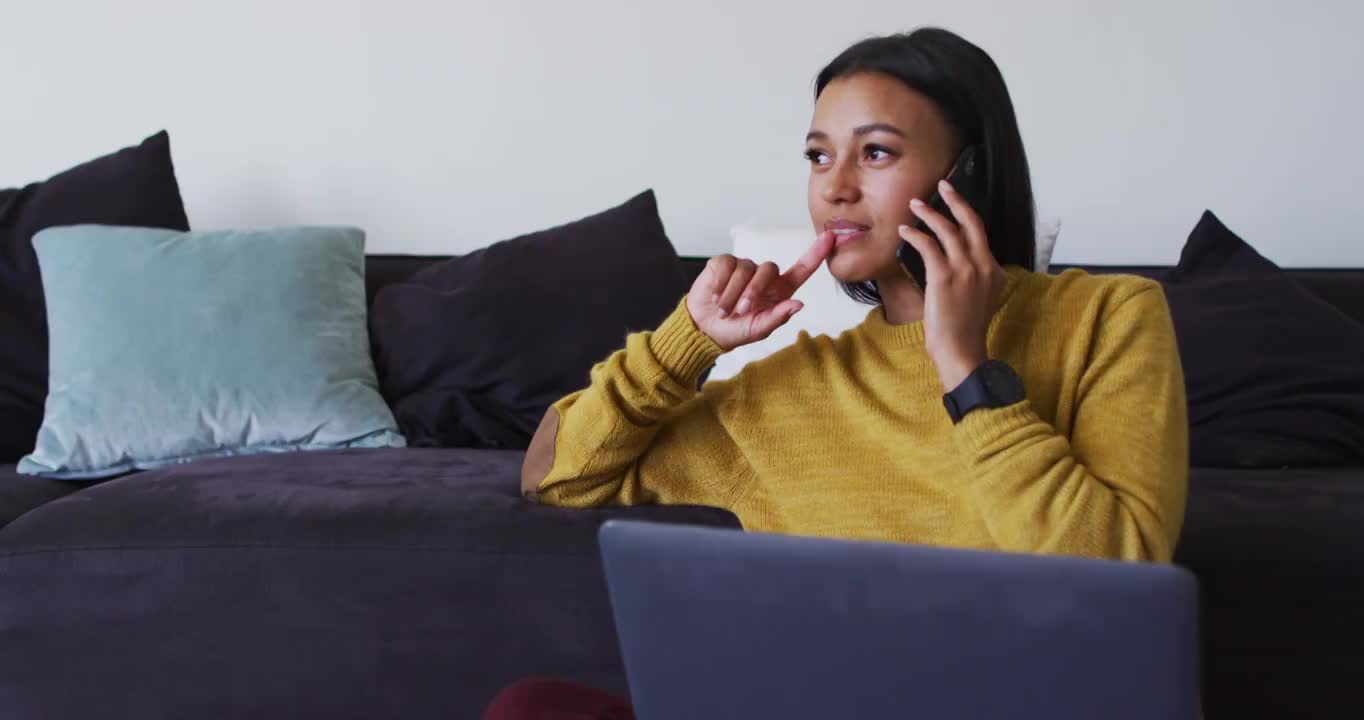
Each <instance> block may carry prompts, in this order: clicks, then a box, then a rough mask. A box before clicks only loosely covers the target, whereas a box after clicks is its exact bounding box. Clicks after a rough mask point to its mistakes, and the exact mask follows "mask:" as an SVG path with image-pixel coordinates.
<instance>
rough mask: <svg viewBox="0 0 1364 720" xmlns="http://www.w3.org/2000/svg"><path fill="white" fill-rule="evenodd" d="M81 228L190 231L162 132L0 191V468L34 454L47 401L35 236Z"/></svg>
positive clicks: (43, 312)
mask: <svg viewBox="0 0 1364 720" xmlns="http://www.w3.org/2000/svg"><path fill="white" fill-rule="evenodd" d="M80 224H97V225H136V226H140V227H155V228H166V229H170V230H188V229H189V220H188V219H187V218H186V217H185V206H184V203H183V202H182V201H181V199H180V186H179V184H178V183H176V181H175V169H174V167H172V165H171V153H170V136H169V135H167V134H166V132H165V131H164V130H163V131H161V132H159V133H157V134H155V135H153V136H151V137H149V138H147V139H146V140H144V141H143V142H142V143H141V144H140V145H136V146H134V147H129V148H124V149H123V150H119V151H118V152H115V153H113V154H110V155H105V156H103V157H100V158H96V159H94V160H91V161H89V162H87V163H84V164H82V165H77V166H76V167H73V168H71V169H70V170H67V171H65V172H62V173H60V174H58V175H54V176H52V177H51V178H49V179H47V180H46V181H43V182H37V183H33V184H31V185H27V186H25V187H23V188H12V189H0V463H12V462H17V461H18V460H19V458H20V457H22V456H23V455H24V454H25V453H27V452H29V451H30V450H32V449H33V446H34V441H35V438H36V437H37V435H38V426H39V425H41V424H42V422H43V402H44V400H45V398H46V397H47V343H48V340H47V316H46V310H45V305H44V301H43V283H42V279H41V276H40V274H39V272H38V257H37V255H36V254H34V252H33V244H32V241H33V236H34V234H36V233H37V232H38V231H39V230H42V229H44V228H49V227H53V226H56V225H80Z"/></svg>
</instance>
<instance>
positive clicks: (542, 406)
mask: <svg viewBox="0 0 1364 720" xmlns="http://www.w3.org/2000/svg"><path fill="white" fill-rule="evenodd" d="M686 289H687V286H686V280H685V279H684V277H683V273H682V267H681V262H680V260H679V259H678V257H677V253H676V252H675V251H674V249H673V246H672V244H671V243H670V242H669V241H668V237H667V235H666V234H665V233H664V231H663V222H662V221H661V220H660V219H659V217H658V204H657V202H656V201H655V199H654V194H653V191H652V190H649V191H645V192H644V193H641V194H640V195H638V196H636V197H634V198H632V199H631V200H629V201H627V202H626V203H624V204H622V205H620V206H618V207H615V208H612V209H610V210H607V211H605V212H602V213H599V214H596V215H593V216H591V217H587V218H583V219H581V220H578V221H576V222H572V223H568V224H566V225H562V226H560V227H555V228H551V229H549V230H543V231H540V232H536V233H532V234H529V235H525V236H522V237H518V238H515V239H512V240H505V241H503V242H500V243H497V244H495V245H492V246H489V247H487V248H484V249H482V250H479V251H477V252H473V253H470V254H468V255H464V256H461V257H457V258H453V259H450V260H447V261H445V262H442V263H439V264H437V265H433V266H431V267H429V268H426V269H425V270H423V271H421V272H419V273H417V274H416V275H415V276H413V277H412V278H410V279H409V280H407V281H406V282H402V283H397V284H393V285H389V286H388V287H385V288H384V289H383V290H381V291H380V292H379V294H378V295H377V296H376V297H375V299H374V305H373V307H372V308H371V309H370V337H371V339H372V342H373V344H374V360H375V366H376V368H377V370H378V373H379V385H380V388H381V390H382V391H383V394H384V397H385V398H386V399H387V400H388V403H389V405H390V406H391V407H392V408H393V412H394V415H395V416H396V417H397V419H398V425H399V427H400V428H401V429H402V433H403V435H404V436H406V438H407V441H408V444H409V445H413V446H426V447H502V448H524V447H526V445H527V444H529V442H530V437H531V435H533V434H534V432H535V428H536V426H537V425H538V424H539V422H540V418H541V417H542V416H543V415H544V413H545V410H546V409H548V407H549V406H550V405H551V404H553V403H554V402H555V401H557V400H558V399H559V398H561V397H563V396H564V395H567V394H569V393H571V392H573V391H575V390H578V389H580V388H583V387H585V386H586V385H587V383H588V381H589V371H590V370H591V368H592V365H593V364H594V363H596V362H599V361H601V360H604V359H606V357H607V356H609V355H610V354H611V352H613V351H614V350H617V349H619V348H621V347H623V346H624V344H625V336H626V335H627V334H629V333H631V332H636V331H640V330H652V329H654V328H655V327H657V326H658V324H659V323H661V322H662V321H663V319H664V318H666V317H667V316H668V314H669V313H670V312H671V311H672V310H673V308H675V307H676V305H677V302H678V301H679V300H680V299H681V297H682V295H683V294H684V293H685V292H686Z"/></svg>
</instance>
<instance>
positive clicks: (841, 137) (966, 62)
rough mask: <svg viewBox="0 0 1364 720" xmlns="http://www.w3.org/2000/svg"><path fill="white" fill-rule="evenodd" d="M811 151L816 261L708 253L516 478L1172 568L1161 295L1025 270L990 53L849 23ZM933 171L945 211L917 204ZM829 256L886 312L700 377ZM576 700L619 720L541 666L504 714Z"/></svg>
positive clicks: (870, 531) (506, 702) (784, 522)
mask: <svg viewBox="0 0 1364 720" xmlns="http://www.w3.org/2000/svg"><path fill="white" fill-rule="evenodd" d="M968 146H979V147H980V148H981V149H983V160H984V163H985V172H986V174H987V178H988V181H987V188H988V198H987V199H986V200H985V201H984V202H982V203H980V204H981V205H982V207H978V208H975V209H973V208H972V207H971V206H970V205H968V204H967V203H966V202H965V201H964V200H963V199H962V197H961V196H960V195H959V194H958V193H956V192H954V190H953V188H952V187H950V185H947V184H945V183H942V184H940V183H939V179H940V178H943V177H944V176H946V175H947V173H948V170H949V169H950V168H951V167H952V166H953V163H954V161H955V160H956V159H957V157H958V156H959V154H960V153H961V152H962V150H963V149H964V148H966V147H968ZM805 155H806V157H807V158H808V159H809V161H810V184H809V197H808V201H809V209H810V217H811V220H812V221H813V224H814V228H815V230H816V231H818V232H820V235H819V237H818V239H817V240H816V241H815V243H814V245H813V246H812V247H811V248H810V249H809V251H808V252H807V253H806V254H805V256H804V257H803V258H802V260H801V261H800V262H798V263H797V264H796V265H795V266H793V267H791V268H789V269H787V270H786V271H785V272H781V271H779V269H778V268H776V267H775V266H773V265H772V264H771V263H764V264H761V265H759V264H756V263H754V262H752V261H748V260H744V259H739V258H734V257H731V256H728V255H725V256H720V257H717V258H713V259H712V260H711V261H710V262H709V263H708V264H707V266H706V268H705V270H704V271H703V272H702V273H701V275H700V276H699V277H698V278H697V280H696V282H695V284H694V285H693V286H692V288H691V291H690V292H689V293H688V294H687V295H686V297H685V298H684V299H683V300H682V302H680V303H679V304H678V306H677V308H676V310H675V311H674V312H673V313H672V315H671V316H670V317H669V318H668V319H667V320H665V321H664V322H663V324H662V325H661V326H660V327H659V328H658V329H657V330H656V331H654V332H645V333H638V334H635V335H632V336H630V337H629V338H628V339H627V341H626V346H625V348H624V349H623V350H620V351H618V352H616V353H614V354H613V355H611V357H609V358H607V359H606V360H605V361H604V362H602V363H599V364H598V365H597V366H596V367H594V368H593V370H592V375H591V384H590V386H589V387H587V388H586V389H584V390H581V391H579V392H576V393H574V394H572V395H569V396H568V397H565V398H563V399H562V400H560V401H559V402H558V403H556V404H555V405H554V406H553V407H552V408H551V409H550V410H549V412H548V413H547V414H546V416H545V419H544V421H543V422H542V424H541V426H540V428H539V430H538V431H537V432H536V435H535V437H534V439H533V440H532V442H531V446H530V449H529V451H528V453H527V456H526V460H525V465H524V468H523V478H522V483H523V489H524V490H525V492H526V493H527V494H528V495H530V496H533V497H535V498H537V499H538V500H539V501H540V502H545V503H552V504H555V505H563V506H569V507H588V506H597V505H611V504H636V503H692V504H701V505H711V506H715V507H721V508H726V509H729V510H731V511H732V512H734V513H735V515H737V516H738V517H739V519H740V521H741V522H742V523H743V526H744V527H745V528H747V529H748V530H758V531H773V532H788V533H799V534H809V535H825V536H834V537H844V538H865V539H875V540H889V541H904V542H915V543H931V544H940V545H948V546H955V547H967V548H981V549H991V550H1006V551H1020V552H1037V553H1065V554H1073V555H1085V556H1094V557H1107V558H1120V559H1127V560H1142V561H1157V562H1168V561H1169V560H1170V558H1171V555H1172V554H1173V552H1174V546H1175V541H1176V539H1177V538H1178V536H1179V530H1180V525H1181V522H1182V519H1183V514H1184V502H1185V490H1186V481H1187V474H1188V469H1187V464H1188V446H1187V424H1186V423H1187V420H1186V416H1185V398H1184V380H1183V374H1182V369H1181V366H1180V363H1179V356H1178V354H1177V350H1176V346H1175V336H1174V331H1173V327H1172V324H1171V320H1170V315H1169V310H1168V308H1167V306H1166V304H1165V297H1164V294H1163V292H1162V290H1161V287H1160V285H1159V284H1158V283H1156V282H1154V281H1151V280H1147V279H1143V278H1139V277H1136V276H1124V275H1106V276H1094V275H1089V274H1087V273H1084V272H1082V271H1079V270H1068V271H1065V272H1063V273H1061V274H1059V275H1047V274H1042V273H1034V272H1032V268H1033V260H1032V258H1033V253H1034V229H1033V228H1034V215H1033V213H1034V210H1033V198H1032V190H1031V183H1030V181H1029V177H1028V164H1027V159H1026V156H1025V154H1024V151H1023V144H1022V140H1021V138H1020V135H1019V131H1018V127H1017V123H1016V120H1015V117H1014V110H1013V104H1012V102H1011V101H1010V99H1009V95H1008V91H1007V89H1006V88H1005V84H1004V80H1003V78H1002V76H1001V75H1000V73H999V70H998V68H997V67H996V66H995V64H994V62H993V61H992V60H991V59H990V58H989V56H988V55H986V54H985V52H984V51H982V50H981V49H979V48H978V47H976V46H974V45H972V44H971V43H969V42H967V41H965V40H963V39H962V38H960V37H958V36H956V35H954V34H952V33H950V32H947V31H945V30H941V29H936V28H925V29H920V30H917V31H915V32H912V33H909V34H905V35H894V36H890V37H880V38H872V39H869V40H865V41H863V42H859V43H857V44H856V45H854V46H852V47H851V48H849V49H848V50H846V51H845V52H843V53H842V54H841V55H839V56H838V57H837V58H835V59H834V61H833V62H832V63H830V64H829V66H828V67H826V68H824V69H823V70H822V71H821V72H820V73H819V76H818V79H817V80H816V84H815V109H814V116H813V120H812V123H811V128H810V133H809V136H808V137H807V142H806V150H805ZM935 189H937V190H939V191H940V192H941V194H942V196H943V198H944V199H945V200H946V202H947V205H948V207H949V209H950V217H949V216H947V215H944V214H940V213H937V212H935V211H933V210H932V209H930V208H928V207H927V206H926V205H924V204H923V202H922V201H921V200H920V198H925V197H927V196H929V195H930V194H931V193H932V192H933V191H934V190H935ZM916 219H922V220H924V221H925V222H926V223H927V225H928V227H929V228H931V229H932V230H933V232H934V234H935V235H936V236H937V240H934V239H933V237H931V236H929V235H927V234H924V233H922V232H919V231H917V230H914V229H913V228H912V227H910V226H911V225H912V224H913V222H914V221H915V220H916ZM902 241H903V242H907V243H909V245H910V246H911V247H912V248H913V250H914V251H916V252H917V253H918V255H919V256H920V257H921V258H922V263H923V268H924V272H925V273H926V282H925V287H924V288H920V287H919V286H918V285H917V284H916V283H915V282H914V280H913V279H912V277H911V275H910V273H908V272H907V271H906V270H905V268H904V266H903V265H902V263H901V261H900V260H899V259H897V254H896V253H897V249H898V248H899V247H900V246H901V242H902ZM823 262H827V263H828V266H829V270H830V272H831V273H832V274H833V276H834V277H835V278H837V279H838V280H839V281H840V282H841V283H842V284H843V285H844V288H845V289H846V290H847V291H848V292H849V294H851V295H852V296H853V297H854V298H856V299H859V300H861V301H863V302H867V303H869V304H871V305H874V306H875V307H873V308H871V310H870V312H869V313H868V314H867V318H866V320H865V321H864V322H863V323H861V324H860V325H858V326H857V327H856V328H854V329H852V330H849V331H847V332H845V333H843V334H841V335H840V336H839V337H837V338H829V337H826V336H819V337H813V338H812V337H809V336H808V335H807V334H801V336H800V338H799V339H798V340H797V341H796V343H795V344H794V345H792V346H790V347H787V348H786V349H784V350H782V351H780V352H778V353H776V354H774V355H772V356H769V357H767V358H765V359H763V360H761V361H758V362H756V363H753V364H750V365H749V366H748V367H746V368H745V369H744V370H743V371H742V372H741V373H739V375H737V376H736V377H734V378H731V379H729V380H726V381H717V382H712V383H708V384H706V385H705V386H704V388H703V389H702V390H701V391H700V392H698V391H697V389H696V387H697V381H698V378H699V377H700V375H701V373H702V372H703V371H704V370H705V369H706V368H707V367H709V366H710V365H711V363H713V362H714V361H715V359H716V357H718V356H719V355H720V354H721V353H723V352H726V351H728V350H732V349H734V348H736V347H739V346H742V345H745V344H747V343H751V342H756V341H758V340H761V339H763V338H765V337H767V336H768V335H769V334H770V333H771V332H772V331H773V330H775V329H776V328H777V327H779V326H780V325H782V324H783V323H785V322H786V321H787V320H788V319H789V318H790V317H791V316H792V315H793V314H794V313H796V312H799V310H800V308H801V305H800V303H799V301H796V300H793V299H792V294H793V293H794V292H795V290H796V289H797V288H798V287H799V286H800V285H801V284H802V283H803V282H805V281H806V280H807V279H808V278H809V277H810V276H811V274H812V273H813V272H814V271H815V270H816V269H817V268H818V267H819V264H820V263H823ZM556 703H557V704H556ZM574 703H581V704H580V705H578V706H577V707H583V708H589V707H596V708H599V710H600V712H599V713H598V714H596V715H582V716H593V717H616V716H628V706H627V705H625V704H624V702H623V701H618V700H615V699H613V698H609V697H607V696H602V695H600V694H597V693H595V692H594V691H590V690H587V689H583V688H576V687H574V686H568V685H564V684H562V683H554V682H545V681H539V682H527V683H522V684H519V685H517V686H513V688H510V689H508V691H506V692H504V693H503V695H501V696H499V698H498V701H497V702H495V703H494V706H493V707H492V708H491V709H490V715H489V716H490V717H494V716H497V717H539V716H541V715H537V714H536V713H537V712H539V711H540V710H544V711H545V712H546V713H547V714H544V715H543V717H553V716H554V715H553V714H552V708H556V707H557V708H565V709H566V710H565V711H568V709H571V707H574ZM594 703H596V704H595V705H594ZM497 713H501V715H498V714H497ZM613 713H614V714H613ZM566 717H567V716H566ZM575 717H576V716H575Z"/></svg>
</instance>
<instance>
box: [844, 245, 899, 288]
mask: <svg viewBox="0 0 1364 720" xmlns="http://www.w3.org/2000/svg"><path fill="white" fill-rule="evenodd" d="M896 262H899V261H898V260H896V259H895V255H894V254H891V255H890V259H889V261H887V259H886V257H885V253H872V252H868V251H867V249H865V248H854V247H848V248H838V249H836V250H835V251H834V253H833V254H832V255H830V256H829V260H828V264H829V274H830V275H833V276H834V279H835V280H837V281H839V282H845V283H860V282H867V281H869V280H875V279H877V278H879V277H883V276H884V275H885V274H886V272H887V267H889V266H890V265H893V264H894V263H896Z"/></svg>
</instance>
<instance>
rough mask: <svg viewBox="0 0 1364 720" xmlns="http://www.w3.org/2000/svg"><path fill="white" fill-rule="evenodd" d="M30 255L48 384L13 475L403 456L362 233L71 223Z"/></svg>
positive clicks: (37, 242)
mask: <svg viewBox="0 0 1364 720" xmlns="http://www.w3.org/2000/svg"><path fill="white" fill-rule="evenodd" d="M33 244H34V247H35V249H36V250H37V252H38V264H39V268H40V270H41V271H42V279H43V291H44V293H45V295H46V298H47V322H48V329H49V336H50V338H51V340H50V342H51V346H50V348H51V352H50V356H51V359H50V366H49V378H50V383H49V391H48V397H47V406H46V408H45V411H44V416H43V425H42V429H41V430H39V432H38V440H37V446H36V448H35V449H34V450H33V452H32V453H31V454H29V455H28V456H27V457H25V458H23V459H22V460H21V461H20V463H19V468H18V470H19V472H21V473H26V474H30V475H44V476H47V477H54V478H66V479H89V478H99V477H106V476H109V475H116V474H119V473H122V472H126V471H129V470H133V469H150V468H156V467H162V466H165V465H171V464H175V463H183V462H190V461H192V460H196V459H199V458H206V457H218V456H224V455H250V454H258V453H268V452H287V451H295V450H318V449H328V448H343V447H400V446H402V445H403V444H404V442H403V437H402V435H401V434H399V432H398V427H397V423H395V422H394V419H393V413H392V412H391V411H390V410H389V409H388V406H387V405H386V404H385V403H384V400H383V398H382V397H381V396H380V395H379V390H378V382H377V380H376V379H375V374H374V362H373V360H372V359H371V357H370V351H369V331H368V328H367V326H366V307H365V280H364V262H365V255H364V253H365V249H364V248H365V236H364V233H363V232H362V231H360V230H358V229H355V228H329V227H299V228H281V229H273V230H256V231H227V232H175V231H170V230H154V229H150V228H131V227H107V226H99V225H78V226H70V227H58V228H50V229H48V230H44V231H42V232H40V233H38V234H37V235H35V236H34V238H33Z"/></svg>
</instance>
